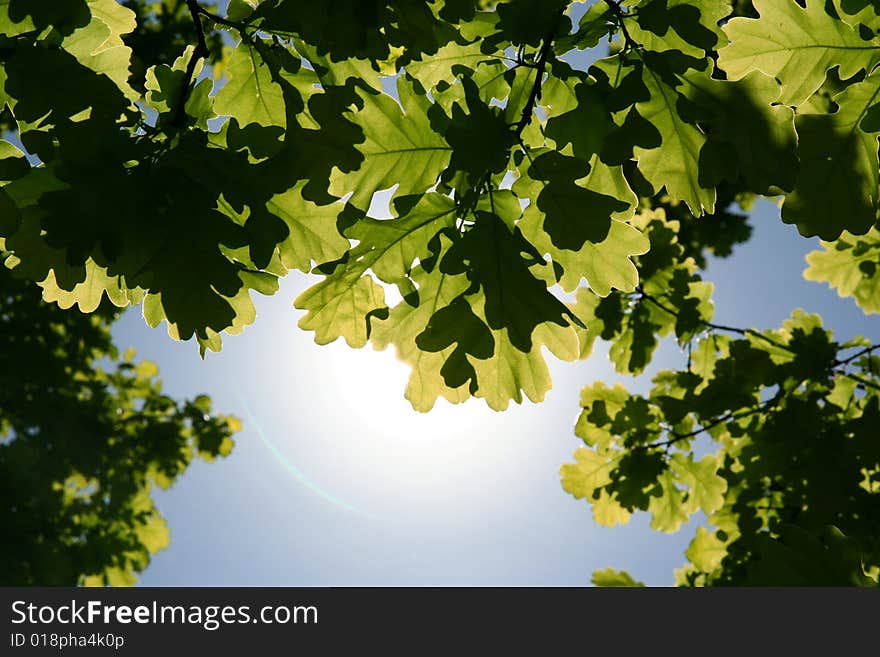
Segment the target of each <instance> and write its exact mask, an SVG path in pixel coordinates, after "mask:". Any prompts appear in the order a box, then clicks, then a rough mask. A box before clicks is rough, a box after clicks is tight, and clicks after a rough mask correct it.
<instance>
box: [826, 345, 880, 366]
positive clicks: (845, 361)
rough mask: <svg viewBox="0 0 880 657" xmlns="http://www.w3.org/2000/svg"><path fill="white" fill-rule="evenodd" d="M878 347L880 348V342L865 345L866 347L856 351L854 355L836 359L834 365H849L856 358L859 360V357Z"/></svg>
mask: <svg viewBox="0 0 880 657" xmlns="http://www.w3.org/2000/svg"><path fill="white" fill-rule="evenodd" d="M878 349H880V344H872V345H870V346H869V347H865V348H864V349H861V350H859V351H858V352H856V353H854V354H853V355H852V356H848V357H847V358H844V359H843V360H836V361H835V362H834V365H835V367H840V366H841V365H849V364H850V363H851V362H853V361H854V360H857V359H858V358H861V357H862V356H866V355H869V354H870V353H871V352H872V351H876V350H878Z"/></svg>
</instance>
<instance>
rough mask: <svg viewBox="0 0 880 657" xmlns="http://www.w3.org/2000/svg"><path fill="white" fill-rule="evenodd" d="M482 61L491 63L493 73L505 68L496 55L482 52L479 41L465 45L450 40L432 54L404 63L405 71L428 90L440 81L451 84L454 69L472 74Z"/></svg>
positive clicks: (454, 76)
mask: <svg viewBox="0 0 880 657" xmlns="http://www.w3.org/2000/svg"><path fill="white" fill-rule="evenodd" d="M483 62H486V63H491V64H492V67H491V69H489V70H492V71H494V72H495V73H501V72H503V71H504V70H505V68H504V65H503V63H502V62H501V61H500V58H499V57H498V56H497V55H494V54H493V55H487V54H485V53H483V51H482V48H481V44H480V42H479V41H475V42H474V43H469V44H466V45H460V44H457V43H455V42H451V43H447V44H446V45H445V46H443V47H442V48H440V50H438V51H437V52H436V53H435V54H433V55H428V54H422V56H421V57H420V58H419V59H416V60H414V61H412V62H410V63H409V64H407V65H406V72H407V73H408V74H409V75H411V76H412V77H413V78H415V79H416V80H418V81H419V82H420V83H421V85H422V87H424V88H425V89H426V90H428V91H430V90H432V89H434V88H435V87H436V86H437V85H438V84H439V83H440V82H445V83H447V84H452V83H453V82H454V81H455V80H456V78H457V75H456V71H459V72H466V73H467V74H469V75H472V74H473V71H474V70H475V69H476V68H477V65H478V64H480V63H483ZM487 72H488V71H487Z"/></svg>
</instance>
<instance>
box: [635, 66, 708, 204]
mask: <svg viewBox="0 0 880 657" xmlns="http://www.w3.org/2000/svg"><path fill="white" fill-rule="evenodd" d="M659 61H660V60H657V59H652V60H646V63H645V66H643V67H642V81H643V83H644V85H645V88H646V89H647V92H648V98H647V100H643V101H641V102H638V103H636V108H637V109H638V111H639V114H641V115H642V117H643V118H644V119H646V120H647V121H649V122H650V123H651V124H652V125H653V126H654V127H655V128H656V129H657V131H658V132H659V134H660V139H661V143H660V146H659V147H657V148H645V147H642V146H636V147H635V148H634V149H633V150H634V153H635V155H636V158H637V159H638V166H639V171H640V172H641V173H642V175H643V176H644V177H645V179H646V180H647V181H648V182H649V183H651V185H652V186H653V187H654V189H655V190H657V191H659V190H660V189H661V188H664V187H665V188H666V191H667V193H668V194H669V196H670V197H672V198H673V199H676V200H681V201H684V202H685V203H686V204H687V206H688V208H690V211H691V212H692V213H693V214H694V215H696V216H700V215H701V214H703V212H704V211H705V212H712V211H713V210H714V208H715V190H714V189H707V188H705V187H703V186H702V184H701V183H700V150H701V149H702V148H703V145H704V144H705V143H706V136H705V135H704V134H703V132H702V131H701V130H700V129H699V128H698V127H697V126H696V125H693V124H691V123H688V122H687V121H685V120H684V119H683V118H682V116H681V114H679V111H678V103H679V99H680V95H679V93H678V91H676V89H675V88H674V87H672V86H670V84H669V83H668V82H667V80H665V79H664V76H665V75H668V74H667V73H665V72H664V71H662V69H661V68H657V67H658V66H659V65H660V64H659ZM648 62H651V63H650V64H649V63H648Z"/></svg>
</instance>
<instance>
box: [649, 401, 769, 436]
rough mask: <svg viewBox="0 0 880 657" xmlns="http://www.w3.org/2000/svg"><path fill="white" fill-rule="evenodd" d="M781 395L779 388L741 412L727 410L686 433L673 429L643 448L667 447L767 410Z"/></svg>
mask: <svg viewBox="0 0 880 657" xmlns="http://www.w3.org/2000/svg"><path fill="white" fill-rule="evenodd" d="M782 397H783V394H782V390H781V389H780V391H779V392H777V393H776V394H775V395H773V397H771V398H770V399H768V400H766V401H764V402H761V403H760V404H758V405H757V406H755V407H754V408H749V409H747V410H745V411H742V412H739V413H736V412H734V411H728V412H727V413H725V414H724V415H721V416H719V417H717V418H715V419H714V420H712V421H710V422H709V423H708V424H701V425H700V428H699V429H694V430H693V431H690V432H688V433H675V432H674V431H669V432H668V433H669V434H670V435H671V436H672V438H669V439H667V440H658V441H657V442H654V443H651V444H649V445H645V447H644V448H645V449H657V448H660V447H665V448H669V447H670V446H671V445H674V444H675V443H678V442H681V441H682V440H687V439H688V438H693V437H694V436H699V435H700V434H701V433H704V432H706V431H709V429H712V428H714V427H717V426H718V425H719V424H723V423H725V422H729V421H730V420H738V419H741V418H744V417H749V416H751V415H755V414H756V413H761V412H763V411H765V410H767V409H768V408H770V407H771V406H776V404H778V403H779V400H780V399H782Z"/></svg>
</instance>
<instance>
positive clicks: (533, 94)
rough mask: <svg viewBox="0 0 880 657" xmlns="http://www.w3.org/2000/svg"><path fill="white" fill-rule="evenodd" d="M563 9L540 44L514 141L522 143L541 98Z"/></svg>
mask: <svg viewBox="0 0 880 657" xmlns="http://www.w3.org/2000/svg"><path fill="white" fill-rule="evenodd" d="M564 12H565V9H564V8H563V9H560V10H559V13H558V14H557V16H556V20H555V21H554V22H553V27H551V28H550V31H549V32H547V35H546V36H545V37H544V41H543V42H542V43H541V50H540V52H539V53H538V61H537V62H536V63H535V82H534V84H532V90H531V91H530V92H529V97H528V100H526V104H525V107H523V111H522V116H521V117H520V119H519V121H517V122H516V125H515V126H514V133H515V134H516V140H517V141H518V142H520V143H522V133H523V130H525V129H526V126H528V125H529V123H530V122H531V120H532V112H534V110H535V104H536V103H537V102H538V99H539V98H540V97H541V85H542V84H543V83H544V69H545V68H546V67H547V60H548V59H549V58H550V51H551V50H552V49H553V36H554V35H555V34H556V28H557V27H558V26H559V20H560V19H561V18H562V15H563V13H564Z"/></svg>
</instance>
